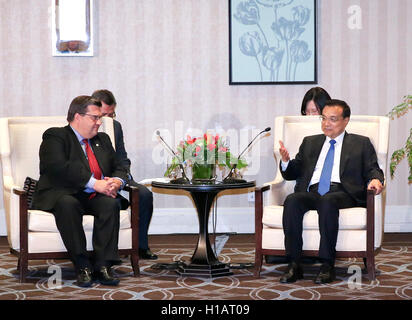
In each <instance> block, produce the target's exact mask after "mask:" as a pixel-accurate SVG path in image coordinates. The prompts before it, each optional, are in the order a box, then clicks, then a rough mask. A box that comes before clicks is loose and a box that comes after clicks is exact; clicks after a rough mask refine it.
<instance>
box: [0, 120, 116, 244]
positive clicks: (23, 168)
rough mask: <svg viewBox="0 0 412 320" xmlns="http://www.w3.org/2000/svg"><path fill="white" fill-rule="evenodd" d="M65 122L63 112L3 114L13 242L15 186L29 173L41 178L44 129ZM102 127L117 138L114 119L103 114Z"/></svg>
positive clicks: (0, 147)
mask: <svg viewBox="0 0 412 320" xmlns="http://www.w3.org/2000/svg"><path fill="white" fill-rule="evenodd" d="M66 125H67V120H66V117H63V116H58V117H13V118H0V158H1V165H2V170H3V171H2V174H3V199H4V209H5V213H6V222H7V234H8V238H9V243H12V241H11V239H12V238H13V239H14V240H13V243H15V241H17V240H18V237H17V235H18V230H19V229H18V228H19V225H18V221H19V220H18V201H17V200H16V197H17V196H16V197H14V196H13V191H12V189H13V188H21V189H22V188H23V185H24V180H25V179H26V177H31V178H34V179H36V180H37V179H38V178H39V148H40V144H41V142H42V135H43V132H44V131H46V130H47V129H48V128H51V127H63V126H66ZM99 131H103V132H106V133H107V134H108V135H109V137H110V139H111V141H114V129H113V119H112V118H108V117H104V118H102V125H101V126H100V129H99ZM12 215H13V217H11V216H12ZM16 215H17V216H16ZM11 234H13V235H11ZM12 247H15V245H13V246H12Z"/></svg>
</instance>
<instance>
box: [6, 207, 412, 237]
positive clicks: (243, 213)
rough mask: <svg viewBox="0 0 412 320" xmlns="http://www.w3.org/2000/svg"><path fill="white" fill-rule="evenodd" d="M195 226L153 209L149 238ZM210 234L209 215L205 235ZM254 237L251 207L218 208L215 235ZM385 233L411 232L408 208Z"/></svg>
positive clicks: (395, 211) (390, 217)
mask: <svg viewBox="0 0 412 320" xmlns="http://www.w3.org/2000/svg"><path fill="white" fill-rule="evenodd" d="M198 232H199V223H198V220H197V214H196V211H195V209H194V208H157V209H156V208H155V209H154V213H153V218H152V222H151V224H150V229H149V233H150V234H173V233H198ZM212 232H213V215H212V214H211V216H210V219H209V233H212ZM232 232H234V233H254V232H255V217H254V207H239V208H230V207H227V208H218V210H217V220H216V233H232ZM385 232H412V205H411V206H387V207H386V214H385ZM6 235H7V230H6V219H5V215H4V209H0V236H6Z"/></svg>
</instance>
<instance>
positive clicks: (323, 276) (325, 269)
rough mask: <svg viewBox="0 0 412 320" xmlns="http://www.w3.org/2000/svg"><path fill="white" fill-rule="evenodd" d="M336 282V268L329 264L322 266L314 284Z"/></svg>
mask: <svg viewBox="0 0 412 320" xmlns="http://www.w3.org/2000/svg"><path fill="white" fill-rule="evenodd" d="M334 280H335V268H334V267H333V266H331V265H329V264H322V266H321V267H320V271H319V273H318V275H317V276H316V278H315V280H314V282H315V283H316V284H323V283H330V282H333V281H334Z"/></svg>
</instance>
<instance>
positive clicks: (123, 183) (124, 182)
mask: <svg viewBox="0 0 412 320" xmlns="http://www.w3.org/2000/svg"><path fill="white" fill-rule="evenodd" d="M113 179H117V180H119V181H120V182H121V183H122V185H121V186H120V188H119V190H122V189H123V188H124V186H125V184H126V181H124V180H123V179H121V178H119V177H113Z"/></svg>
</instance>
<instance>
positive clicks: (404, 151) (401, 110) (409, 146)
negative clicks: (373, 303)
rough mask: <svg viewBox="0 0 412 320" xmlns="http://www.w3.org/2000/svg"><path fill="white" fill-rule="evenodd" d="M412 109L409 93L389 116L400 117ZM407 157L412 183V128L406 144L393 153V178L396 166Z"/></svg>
mask: <svg viewBox="0 0 412 320" xmlns="http://www.w3.org/2000/svg"><path fill="white" fill-rule="evenodd" d="M410 109H412V95H407V96H405V97H404V98H403V102H402V103H401V104H399V105H397V106H396V107H394V108H393V109H392V110H391V111H390V112H389V113H388V114H387V116H388V117H390V118H391V119H392V120H393V119H394V118H395V116H396V117H397V118H399V117H401V116H403V115H405V114H406V113H408V111H409V110H410ZM405 157H406V159H407V161H408V164H409V177H408V183H409V184H412V128H411V129H410V130H409V137H408V138H407V139H406V142H405V145H404V146H403V147H402V148H400V149H398V150H395V151H394V152H393V153H392V157H391V162H390V166H389V170H390V175H391V178H393V177H394V174H395V170H396V167H397V166H398V164H399V163H400V162H401V161H402V159H403V158H405Z"/></svg>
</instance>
